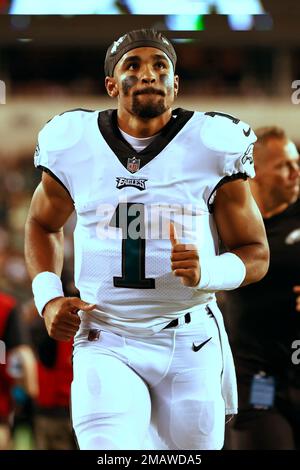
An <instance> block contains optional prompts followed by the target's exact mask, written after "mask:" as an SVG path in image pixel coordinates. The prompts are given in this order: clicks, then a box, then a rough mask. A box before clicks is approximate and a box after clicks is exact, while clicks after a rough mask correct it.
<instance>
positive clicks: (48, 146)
mask: <svg viewBox="0 0 300 470" xmlns="http://www.w3.org/2000/svg"><path fill="white" fill-rule="evenodd" d="M81 134H82V122H81V119H80V113H75V112H67V113H64V114H62V115H58V116H55V117H54V118H53V119H51V121H49V122H48V123H47V124H46V125H45V127H44V128H43V129H42V130H41V131H40V133H39V136H38V143H37V146H36V150H35V155H34V165H35V167H36V168H39V169H41V170H43V171H46V172H47V173H49V174H50V175H51V176H52V177H53V178H54V179H55V180H56V181H58V182H59V183H60V184H61V185H62V186H63V187H64V188H65V189H66V191H67V192H68V193H69V195H70V196H71V197H72V199H74V198H73V190H72V181H71V177H70V166H71V165H72V164H73V162H74V158H76V156H75V155H74V147H75V145H76V143H77V141H78V140H79V139H80V137H81Z"/></svg>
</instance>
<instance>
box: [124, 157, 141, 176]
mask: <svg viewBox="0 0 300 470" xmlns="http://www.w3.org/2000/svg"><path fill="white" fill-rule="evenodd" d="M140 161H141V160H139V159H138V158H135V157H133V158H128V160H127V170H128V171H130V173H135V172H136V171H138V170H139V169H140Z"/></svg>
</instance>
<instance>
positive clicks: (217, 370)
mask: <svg viewBox="0 0 300 470" xmlns="http://www.w3.org/2000/svg"><path fill="white" fill-rule="evenodd" d="M88 334H89V330H86V331H82V332H81V333H80V341H79V343H78V344H76V345H75V349H74V380H73V383H72V421H73V427H74V429H75V433H76V437H77V440H78V444H79V447H80V449H98V450H100V449H107V450H114V449H143V445H144V444H143V443H144V442H145V439H146V437H147V435H148V430H149V425H150V421H151V417H152V420H153V422H154V424H155V426H156V429H157V432H158V435H159V437H160V438H161V439H162V441H163V442H164V443H165V444H166V446H167V447H168V448H169V449H172V450H173V449H195V450H198V449H203V450H205V449H220V448H222V446H223V441H224V423H225V404H224V400H223V397H222V394H221V372H222V351H221V345H220V338H219V330H218V326H217V323H216V321H215V319H214V317H213V316H211V315H210V314H208V313H207V311H206V310H205V309H204V308H203V307H201V308H199V310H197V311H194V312H192V313H191V322H190V323H188V324H184V325H182V326H178V327H175V328H169V329H163V330H162V331H160V332H158V333H155V334H154V335H153V336H150V337H141V338H140V337H134V338H132V337H130V338H128V337H124V336H120V335H117V334H115V333H111V332H109V331H103V330H101V332H100V334H99V338H98V339H97V338H96V339H94V340H93V341H90V340H88ZM202 343H203V345H202ZM162 448H165V447H162Z"/></svg>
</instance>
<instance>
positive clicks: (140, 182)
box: [116, 176, 148, 191]
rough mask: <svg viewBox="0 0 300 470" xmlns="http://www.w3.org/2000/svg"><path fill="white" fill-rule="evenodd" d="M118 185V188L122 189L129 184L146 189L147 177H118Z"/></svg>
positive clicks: (142, 189) (141, 189)
mask: <svg viewBox="0 0 300 470" xmlns="http://www.w3.org/2000/svg"><path fill="white" fill-rule="evenodd" d="M116 180H117V186H116V188H118V189H122V188H126V187H128V186H132V187H133V188H137V189H138V190H139V191H144V190H145V189H146V184H145V183H146V181H148V180H147V179H145V178H123V177H119V176H117V177H116Z"/></svg>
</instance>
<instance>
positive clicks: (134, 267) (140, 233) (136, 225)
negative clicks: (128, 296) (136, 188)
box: [110, 202, 155, 289]
mask: <svg viewBox="0 0 300 470" xmlns="http://www.w3.org/2000/svg"><path fill="white" fill-rule="evenodd" d="M110 226H111V227H116V228H121V229H122V277H118V276H114V277H113V281H114V286H115V287H130V288H133V289H155V279H152V278H145V259H146V240H145V209H144V204H139V203H125V202H121V203H120V204H119V205H118V206H117V208H116V210H115V212H114V215H113V217H112V219H111V221H110Z"/></svg>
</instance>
